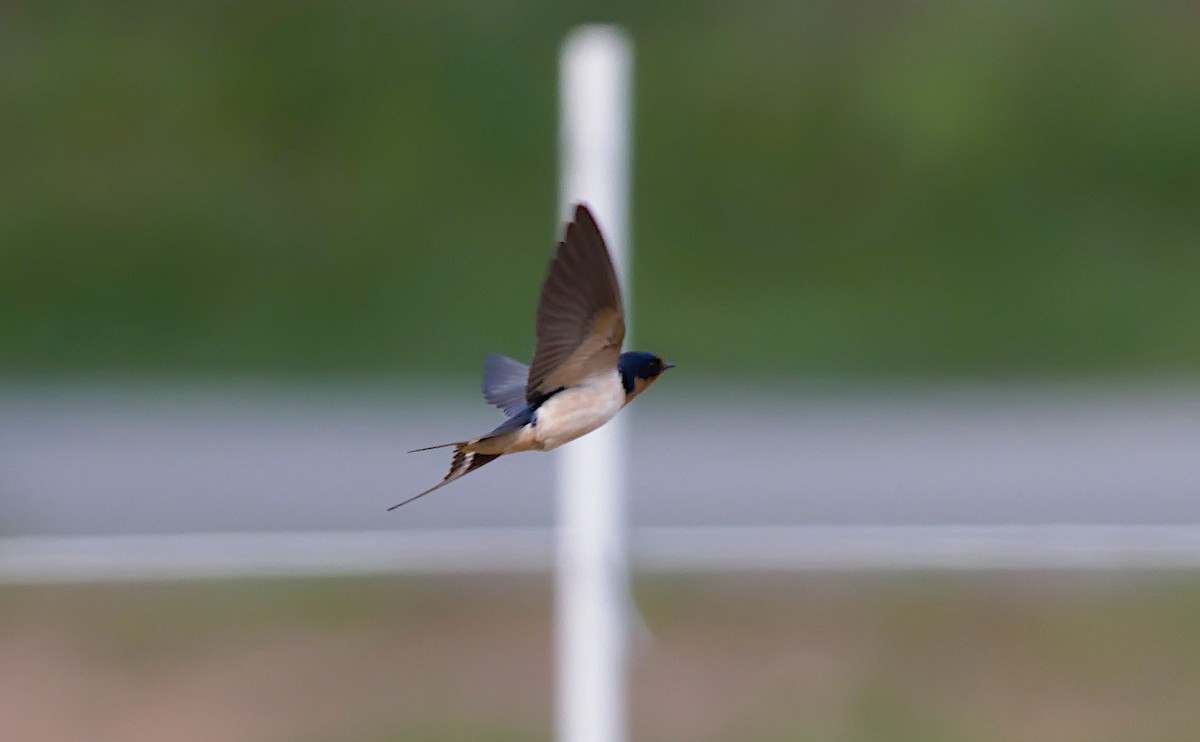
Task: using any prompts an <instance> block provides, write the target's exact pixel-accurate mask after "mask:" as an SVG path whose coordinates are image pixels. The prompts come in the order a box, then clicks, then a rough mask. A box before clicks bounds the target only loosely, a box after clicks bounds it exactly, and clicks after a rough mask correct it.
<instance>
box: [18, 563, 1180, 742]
mask: <svg viewBox="0 0 1200 742" xmlns="http://www.w3.org/2000/svg"><path fill="white" fill-rule="evenodd" d="M1197 595H1198V593H1197V591H1196V576H1195V575H1194V574H1190V573H1146V572H1129V573H1103V574H1101V573H1094V574H1093V573H1070V572H1068V573H1055V572H1033V573H983V572H981V573H970V574H947V573H937V574H920V573H908V574H894V573H889V574H886V575H884V574H866V573H862V574H836V575H785V574H775V575H769V574H762V575H753V576H745V575H743V576H737V577H731V576H724V577H722V576H712V575H704V576H702V575H694V576H672V577H663V576H657V577H651V576H642V577H641V578H639V579H638V580H637V582H636V597H637V601H638V605H639V607H640V608H641V610H642V614H643V616H644V619H645V631H643V632H641V633H638V634H637V635H636V641H635V647H634V653H633V658H632V663H631V669H632V686H631V701H630V704H631V707H630V714H631V728H632V735H631V738H632V739H635V740H642V739H644V740H661V741H663V742H671V741H673V740H679V741H681V742H682V741H684V740H686V741H687V742H709V741H711V742H718V741H720V740H732V739H736V740H752V741H756V742H775V741H778V742H784V741H787V740H829V741H831V742H832V741H834V740H889V741H896V742H907V741H910V740H911V742H931V741H935V740H954V741H955V742H1001V741H1004V740H1013V741H1014V742H1015V741H1017V740H1021V741H1022V742H1023V741H1024V740H1039V742H1074V741H1077V740H1089V742H1119V741H1123V740H1129V739H1138V740H1164V741H1165V740H1180V739H1190V738H1191V737H1192V736H1194V730H1195V729H1196V725H1197V724H1200V709H1198V708H1197V706H1196V704H1195V698H1196V695H1197V693H1200V634H1198V633H1197V632H1196V631H1195V627H1196V625H1197V622H1198V621H1200V599H1197ZM552 604H553V601H552V593H551V580H550V579H549V578H548V577H547V576H544V575H543V576H528V575H526V576H520V577H518V576H495V575H493V576H489V577H486V578H481V577H440V578H412V577H399V578H369V579H367V578H364V579H336V580H335V579H314V580H278V581H263V580H247V581H225V582H208V583H176V584H128V585H122V584H115V585H79V586H23V587H13V586H8V587H4V588H0V662H2V663H3V666H4V667H5V670H6V675H5V677H6V678H8V679H9V682H8V684H5V683H4V682H3V681H0V689H3V690H4V691H5V692H4V693H0V736H2V737H4V738H5V739H22V740H39V739H79V738H82V737H87V738H88V739H92V740H96V741H97V742H107V740H121V742H141V740H152V739H154V740H157V739H163V738H166V737H169V738H171V739H223V740H229V741H230V742H235V741H239V740H245V741H247V742H248V741H250V740H263V741H264V742H270V741H278V742H283V741H284V740H288V741H293V742H318V741H323V740H339V741H342V740H362V741H363V742H368V741H369V742H383V741H384V740H404V741H405V742H419V741H420V740H426V739H428V740H460V739H461V740H466V739H473V740H495V741H496V742H505V741H507V740H548V739H551V738H552V728H553V722H552V719H553V648H552V637H553V622H552V620H551V610H552Z"/></svg>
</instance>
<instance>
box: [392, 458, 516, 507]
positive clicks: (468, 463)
mask: <svg viewBox="0 0 1200 742" xmlns="http://www.w3.org/2000/svg"><path fill="white" fill-rule="evenodd" d="M475 442H476V441H462V442H459V443H443V444H442V445H440V446H429V447H428V448H417V449H414V450H413V451H409V453H416V452H417V451H432V450H434V449H436V448H449V447H450V446H454V459H453V460H452V461H451V463H450V473H448V474H447V475H446V478H445V479H443V480H442V481H440V482H438V483H437V484H435V485H433V486H432V487H430V488H429V489H427V490H425V491H424V492H422V493H420V494H419V495H413V496H412V497H410V498H408V499H407V500H405V501H404V502H400V503H397V504H395V505H393V506H391V507H390V508H388V510H389V511H391V510H395V509H396V508H398V507H400V506H402V505H407V504H408V503H410V502H412V501H413V500H419V499H421V498H422V497H424V496H425V495H428V494H429V493H430V492H433V491H434V490H436V489H441V488H442V487H445V486H446V485H448V484H450V483H451V482H453V481H454V480H455V479H459V478H460V477H464V476H466V475H467V474H470V473H471V472H473V471H475V470H476V469H478V468H479V467H481V466H483V465H484V464H486V463H488V462H489V461H493V460H495V459H498V458H500V456H501V454H498V453H476V452H474V451H468V450H467V447H468V446H470V445H471V444H472V443H475Z"/></svg>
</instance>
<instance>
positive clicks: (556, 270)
mask: <svg viewBox="0 0 1200 742" xmlns="http://www.w3.org/2000/svg"><path fill="white" fill-rule="evenodd" d="M624 341H625V310H624V308H623V307H622V305H621V286H620V284H619V283H618V282H617V272H616V270H615V269H614V268H613V264H612V259H611V258H610V257H609V255H608V248H606V247H605V246H604V237H603V236H602V235H601V234H600V228H599V227H597V226H596V220H595V219H593V218H592V214H591V212H590V211H588V208H587V207H586V206H584V205H583V204H580V205H578V206H576V207H575V220H574V221H573V222H571V223H570V224H568V225H567V233H566V237H565V238H564V239H563V241H562V242H560V243H559V244H558V250H557V252H556V253H555V255H554V259H553V260H552V261H551V262H550V272H549V274H548V275H547V276H546V281H545V283H543V284H542V296H541V300H540V301H539V302H538V312H537V348H536V349H535V350H534V352H533V362H532V363H531V364H530V370H529V381H528V383H527V384H526V386H525V399H526V401H527V402H528V403H529V407H530V408H531V409H535V408H537V406H538V405H539V404H541V403H542V402H543V401H544V400H545V399H546V397H547V396H549V395H550V394H553V393H554V392H555V391H556V390H558V389H562V388H564V387H569V386H574V385H576V384H578V383H580V382H581V381H583V380H584V379H586V378H587V377H588V376H591V375H593V374H596V373H600V372H603V371H607V370H612V369H616V367H617V359H618V357H619V356H620V355H621V344H622V343H623V342H624Z"/></svg>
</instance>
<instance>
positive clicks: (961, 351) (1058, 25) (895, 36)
mask: <svg viewBox="0 0 1200 742" xmlns="http://www.w3.org/2000/svg"><path fill="white" fill-rule="evenodd" d="M605 8H606V9H605V10H604V11H600V12H598V11H596V10H595V9H593V8H592V7H591V6H590V5H588V4H583V3H567V4H562V3H553V2H550V1H549V0H531V1H529V2H524V3H517V4H505V5H503V6H501V5H495V4H489V3H481V2H471V1H469V0H456V1H453V2H448V3H432V2H411V3H394V2H390V3H384V2H377V1H370V0H368V1H366V2H359V3H351V4H343V3H335V2H330V1H329V0H304V1H301V2H293V1H291V0H289V1H287V2H283V1H281V0H276V1H273V2H264V3H254V4H249V5H247V4H241V3H231V2H222V1H218V0H201V1H200V2H194V3H189V4H186V5H184V6H165V5H162V4H157V3H151V2H147V1H146V0H125V1H124V2H114V3H105V4H103V5H95V4H89V3H83V2H78V1H75V0H64V1H62V2H51V3H17V4H14V5H10V6H8V7H7V8H6V9H5V11H4V22H3V23H2V24H0V110H3V111H4V112H5V115H4V116H2V117H0V171H3V172H4V173H5V177H4V178H3V179H0V374H3V375H5V376H8V377H17V378H20V377H45V376H96V375H114V374H115V375H125V374H135V375H142V376H146V375H156V376H168V377H173V376H196V375H200V376H211V375H221V374H237V375H259V374H267V375H288V376H300V377H306V376H321V375H329V374H333V375H341V374H355V375H376V376H392V375H396V374H404V375H421V374H426V375H429V374H438V373H444V372H447V371H455V372H458V373H464V374H465V373H471V374H473V373H474V370H475V368H476V366H477V365H478V363H479V362H480V361H481V359H482V357H483V354H484V353H486V352H488V351H493V350H495V351H501V352H507V353H510V354H513V355H516V356H522V355H525V354H527V353H528V352H529V349H530V348H531V345H532V315H533V309H534V301H535V298H536V294H537V288H538V284H539V282H540V279H541V273H542V270H543V266H544V262H545V260H546V258H547V257H548V255H549V252H550V249H551V247H552V241H553V237H554V233H555V211H554V207H553V204H554V199H555V180H556V174H555V143H556V129H555V126H556V124H555V118H556V108H555V80H556V70H555V64H556V56H557V47H558V44H559V41H560V39H561V37H562V35H563V34H564V33H565V32H566V31H567V30H568V29H569V28H570V27H572V26H573V25H574V24H576V23H579V22H583V21H591V20H602V21H616V22H619V23H622V24H624V25H625V26H626V27H627V28H628V29H629V30H630V33H631V35H632V38H633V40H634V42H635V44H636V54H637V97H636V115H637V125H636V127H637V128H636V163H637V166H636V173H635V192H634V204H635V209H634V214H633V217H634V235H635V238H636V241H637V245H636V247H637V257H636V265H635V270H636V278H635V281H636V285H635V288H634V291H633V294H634V296H635V297H636V302H637V310H636V311H637V318H636V328H637V342H638V345H640V346H643V347H648V348H652V349H654V350H657V351H659V352H662V353H663V354H665V355H667V356H669V357H670V358H671V359H672V360H674V361H676V362H677V363H680V365H682V366H687V367H689V368H691V369H692V372H693V373H697V374H700V375H710V376H715V375H718V374H725V373H730V372H738V373H746V374H749V375H751V376H759V377H766V376H771V375H776V374H799V375H807V376H810V377H813V378H823V377H835V376H836V377H851V378H854V377H863V378H875V379H892V378H928V377H941V376H968V377H972V376H973V377H997V376H1067V375H1080V374H1082V375H1121V374H1130V373H1138V374H1146V373H1150V374H1160V373H1161V374H1178V373H1188V372H1194V371H1196V370H1198V369H1200V334H1198V333H1196V332H1195V327H1196V320H1197V316H1198V313H1200V306H1198V303H1197V299H1196V289H1195V287H1196V286H1197V285H1198V283H1200V250H1198V249H1197V235H1198V234H1200V210H1197V209H1196V207H1195V205H1196V204H1197V203H1200V137H1197V136H1196V132H1197V131H1200V76H1198V75H1197V74H1196V70H1197V69H1200V46H1197V45H1196V44H1195V38H1196V36H1197V33H1198V32H1200V14H1197V13H1196V11H1195V8H1194V7H1193V6H1191V5H1189V4H1187V3H1182V2H1172V1H1162V2H1151V3H1142V4H1136V5H1133V4H1128V3H1120V2H1116V1H1115V0H1101V1H1100V2H1084V1H1083V0H1062V1H1060V2H1052V3H1038V2H1033V0H1020V1H1018V2H1004V1H1002V0H984V1H983V2H977V3H968V4H962V3H943V2H914V3H903V4H879V3H871V2H865V1H864V0H850V1H849V2H847V1H846V0H820V1H817V2H806V3H790V2H783V1H782V0H775V1H770V2H760V3H752V4H740V5H729V4H725V3H717V2H702V3H691V4H688V5H686V6H678V5H674V4H668V3H655V2H651V3H629V2H624V3H615V4H611V5H608V6H605Z"/></svg>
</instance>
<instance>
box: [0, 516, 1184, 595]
mask: <svg viewBox="0 0 1200 742" xmlns="http://www.w3.org/2000/svg"><path fill="white" fill-rule="evenodd" d="M630 536H631V546H632V556H633V560H632V561H633V565H634V567H635V568H636V569H637V570H638V571H642V572H657V573H672V572H702V573H721V572H759V571H777V572H804V571H816V572H819V571H835V570H997V569H999V570H1003V569H1012V570H1020V569H1085V570H1103V569H1196V568H1200V524H1197V525H1178V526H1176V525H1130V526H1120V525H1012V526H961V525H960V526H956V525H945V526H795V527H712V528H704V527H699V528H694V527H668V528H635V529H632V531H631V534H630ZM553 560H554V533H553V531H552V530H551V529H548V528H496V529H455V530H443V531H436V530H429V531H369V532H298V533H203V534H177V535H145V536H79V537H73V536H72V537H9V538H3V539H0V583H5V584H19V583H50V582H104V581H123V580H185V579H216V578H228V577H281V576H296V577H299V576H325V575H365V574H467V573H520V572H549V571H550V570H551V569H552V568H553Z"/></svg>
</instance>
